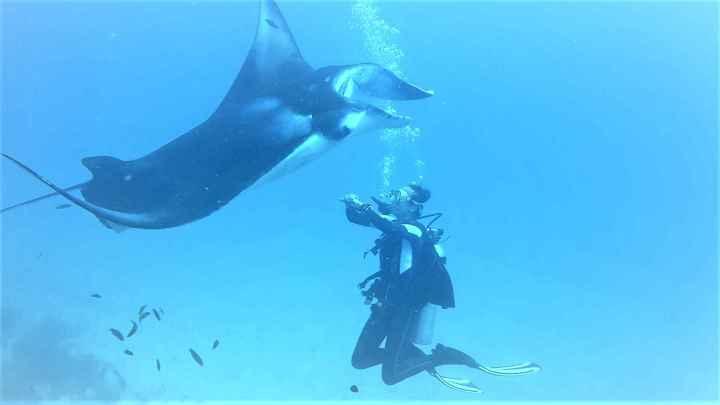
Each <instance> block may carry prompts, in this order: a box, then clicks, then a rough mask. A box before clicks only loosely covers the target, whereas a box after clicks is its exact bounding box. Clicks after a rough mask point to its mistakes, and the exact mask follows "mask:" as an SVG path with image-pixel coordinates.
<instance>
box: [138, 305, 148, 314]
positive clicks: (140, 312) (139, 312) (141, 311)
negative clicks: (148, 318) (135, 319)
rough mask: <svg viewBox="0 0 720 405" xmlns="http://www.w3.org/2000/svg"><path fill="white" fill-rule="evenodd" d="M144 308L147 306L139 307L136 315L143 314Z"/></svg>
mask: <svg viewBox="0 0 720 405" xmlns="http://www.w3.org/2000/svg"><path fill="white" fill-rule="evenodd" d="M146 306H147V305H143V306H141V307H140V309H138V315H141V314H142V313H143V311H144V310H145V307H146Z"/></svg>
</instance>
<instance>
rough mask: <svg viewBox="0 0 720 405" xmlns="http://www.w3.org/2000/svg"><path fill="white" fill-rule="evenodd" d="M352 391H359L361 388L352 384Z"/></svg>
mask: <svg viewBox="0 0 720 405" xmlns="http://www.w3.org/2000/svg"><path fill="white" fill-rule="evenodd" d="M350 391H352V392H358V391H360V390H359V389H358V387H357V385H351V386H350Z"/></svg>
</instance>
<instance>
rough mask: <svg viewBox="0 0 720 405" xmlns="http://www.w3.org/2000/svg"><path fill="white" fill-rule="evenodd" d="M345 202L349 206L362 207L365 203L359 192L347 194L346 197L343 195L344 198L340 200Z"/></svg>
mask: <svg viewBox="0 0 720 405" xmlns="http://www.w3.org/2000/svg"><path fill="white" fill-rule="evenodd" d="M340 201H342V202H344V203H345V206H346V207H348V208H356V209H357V208H360V207H362V205H363V202H362V201H360V198H359V197H358V196H357V194H345V197H343V199H342V200H340Z"/></svg>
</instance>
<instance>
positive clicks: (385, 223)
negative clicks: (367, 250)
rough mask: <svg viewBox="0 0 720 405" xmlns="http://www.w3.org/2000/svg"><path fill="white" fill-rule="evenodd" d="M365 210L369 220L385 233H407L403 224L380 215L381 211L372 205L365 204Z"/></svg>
mask: <svg viewBox="0 0 720 405" xmlns="http://www.w3.org/2000/svg"><path fill="white" fill-rule="evenodd" d="M363 211H364V214H365V215H366V217H367V219H368V221H370V224H371V225H372V226H374V227H375V228H377V229H379V230H380V231H382V232H383V233H387V234H400V235H404V234H405V233H406V232H405V228H404V227H403V226H402V225H401V224H399V223H397V222H393V221H392V220H390V219H389V218H387V217H385V216H383V215H380V213H378V212H377V211H375V209H374V208H373V206H372V205H370V204H365V205H364V206H363Z"/></svg>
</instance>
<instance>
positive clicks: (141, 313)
mask: <svg viewBox="0 0 720 405" xmlns="http://www.w3.org/2000/svg"><path fill="white" fill-rule="evenodd" d="M90 297H92V298H102V296H101V295H100V294H97V293H94V294H91V295H90ZM145 308H147V304H143V305H141V306H140V309H138V312H137V314H138V315H137V316H138V320H137V322H135V321H134V320H132V319H131V320H130V323H131V324H132V326H131V327H130V331H129V332H128V333H127V334H123V333H122V332H120V331H119V330H118V329H115V328H110V329H108V330H109V331H110V333H111V334H112V335H113V336H114V337H115V338H116V339H117V340H119V341H121V342H124V341H125V339H129V338H130V337H132V336H133V335H135V334H136V333H137V332H138V330H139V329H140V326H139V324H141V323H142V321H143V319H145V318H147V317H148V316H150V314H151V313H152V314H153V315H154V316H155V319H157V320H158V321H160V320H161V319H162V316H165V311H164V310H163V309H162V308H161V307H157V308H152V309H151V310H150V311H145ZM219 345H220V340H218V339H215V340H214V341H213V343H212V345H211V348H210V350H215V349H217V348H218V346H219ZM188 352H189V353H190V357H191V358H192V359H193V360H194V361H195V363H197V364H198V365H199V366H200V367H203V366H204V365H205V362H204V360H203V359H202V357H200V355H199V354H198V352H196V351H195V350H194V349H192V348H190V349H188ZM123 353H125V354H126V355H127V356H135V353H134V352H133V351H131V350H130V349H125V351H123ZM155 368H156V369H157V371H158V372H159V371H160V359H158V358H156V359H155Z"/></svg>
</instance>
